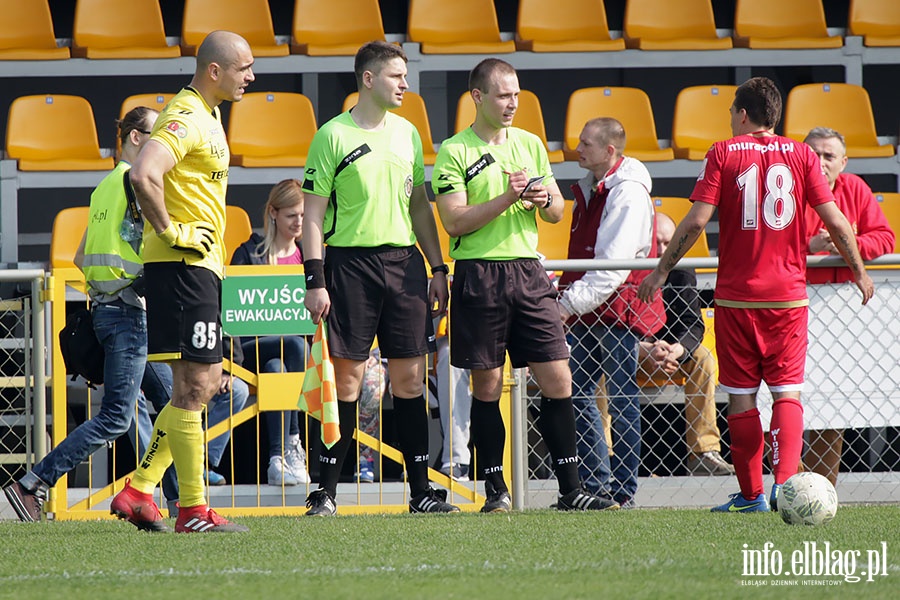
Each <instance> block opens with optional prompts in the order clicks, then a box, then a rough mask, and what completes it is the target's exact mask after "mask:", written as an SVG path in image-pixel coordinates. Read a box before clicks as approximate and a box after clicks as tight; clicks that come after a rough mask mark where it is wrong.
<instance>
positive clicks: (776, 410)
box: [729, 398, 803, 483]
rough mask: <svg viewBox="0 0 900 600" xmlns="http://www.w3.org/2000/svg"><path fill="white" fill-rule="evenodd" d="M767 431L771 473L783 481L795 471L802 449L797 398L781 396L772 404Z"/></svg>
mask: <svg viewBox="0 0 900 600" xmlns="http://www.w3.org/2000/svg"><path fill="white" fill-rule="evenodd" d="M729 422H730V421H729ZM769 433H770V435H771V436H772V474H773V475H774V476H775V483H784V482H785V481H787V480H788V477H790V476H791V475H794V474H795V473H796V472H797V465H799V464H800V454H801V452H802V451H803V405H801V404H800V401H799V400H797V399H795V398H781V399H779V400H776V401H775V402H774V403H773V404H772V422H771V423H770V425H769ZM732 439H733V438H732Z"/></svg>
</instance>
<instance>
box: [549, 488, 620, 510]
mask: <svg viewBox="0 0 900 600" xmlns="http://www.w3.org/2000/svg"><path fill="white" fill-rule="evenodd" d="M556 509H557V510H619V503H618V502H616V501H615V500H610V499H608V498H601V497H600V496H594V495H593V494H588V493H587V492H585V491H584V490H581V489H575V490H572V491H571V492H569V493H568V494H566V495H565V496H560V497H559V498H558V499H557V501H556Z"/></svg>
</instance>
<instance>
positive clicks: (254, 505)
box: [45, 266, 513, 520]
mask: <svg viewBox="0 0 900 600" xmlns="http://www.w3.org/2000/svg"><path fill="white" fill-rule="evenodd" d="M226 272H227V273H229V274H237V273H240V274H241V275H246V274H247V273H248V269H247V267H238V268H232V267H228V268H227V269H226ZM252 272H253V273H254V274H259V275H283V274H296V269H295V268H293V267H278V266H259V267H254V268H253V270H252ZM84 290H85V283H84V277H83V275H82V273H81V271H79V270H78V269H73V268H56V269H53V271H52V275H51V277H48V278H47V293H46V294H45V298H47V299H48V300H50V301H51V302H52V309H51V321H52V327H51V335H50V339H51V340H52V354H51V356H52V379H51V386H52V403H51V414H52V418H53V426H52V433H51V444H52V446H54V447H55V446H57V445H58V444H59V443H60V442H62V440H63V439H65V437H66V435H67V433H68V431H67V427H66V423H67V408H68V393H67V392H68V388H67V376H66V372H65V366H64V364H63V360H62V354H61V353H60V349H59V345H58V343H57V340H58V339H59V332H60V330H61V329H62V327H63V326H64V325H65V317H66V300H67V292H68V293H69V296H70V299H71V296H72V295H74V296H76V297H81V298H83V294H84ZM78 292H80V293H81V294H78ZM223 366H224V368H225V370H226V371H227V372H229V373H231V374H232V375H233V376H235V377H239V378H240V379H242V380H244V381H245V382H246V383H247V384H248V385H249V386H250V387H251V392H252V390H254V389H255V392H256V402H253V403H252V404H249V405H248V406H246V407H245V408H244V410H242V411H240V412H239V413H236V414H233V415H232V416H231V417H230V418H228V419H226V420H224V421H222V422H221V423H218V424H216V425H214V426H213V427H210V428H209V429H208V430H207V431H206V440H207V442H208V440H210V439H213V438H215V437H217V436H218V435H220V434H222V433H225V432H226V431H228V430H233V429H234V428H235V427H237V426H238V425H241V424H243V423H246V422H248V421H251V420H255V422H256V441H257V444H256V447H257V449H256V452H257V461H256V463H257V468H256V471H257V473H256V484H255V485H240V484H238V485H235V484H233V483H231V484H229V485H227V486H217V487H216V488H207V492H208V496H209V502H210V505H211V506H213V507H214V508H215V509H216V510H217V511H218V512H220V513H221V514H223V515H225V516H242V515H243V516H247V515H298V514H303V513H304V512H305V511H306V506H305V498H306V495H307V493H308V491H309V490H311V489H313V487H312V486H313V484H307V485H298V486H295V487H280V486H268V485H266V484H265V481H264V480H263V478H265V477H266V474H265V472H264V471H263V470H261V469H260V468H259V466H258V465H259V462H260V461H259V453H260V441H261V440H260V426H259V420H258V418H257V417H259V416H260V413H262V412H265V411H284V410H296V409H297V400H298V396H299V392H300V389H301V385H302V382H303V373H257V372H253V371H250V370H248V369H245V368H244V367H242V366H240V365H236V364H232V362H231V361H230V360H228V359H227V358H226V360H225V361H224V362H223ZM512 382H513V378H512V377H511V374H510V373H509V372H507V376H506V377H505V379H504V393H503V397H502V398H501V410H502V413H503V415H504V419H505V421H506V425H507V427H506V429H507V441H506V455H505V456H504V463H505V468H504V471H505V472H506V473H507V474H510V473H512V469H511V468H510V465H511V449H510V448H511V439H510V431H511V426H510V425H511V423H510V419H509V415H510V394H509V389H510V386H511V384H512ZM96 393H99V392H98V391H93V390H88V408H87V415H86V416H87V418H91V414H90V410H91V404H92V403H91V400H92V398H91V397H92V395H93V394H96ZM250 402H252V396H251V400H250ZM423 410H425V407H423ZM380 413H381V409H379V420H381V416H382V415H381V414H380ZM382 422H383V421H382ZM305 423H306V427H305V429H306V433H307V434H309V417H308V416H307V419H306V420H305ZM301 427H302V426H301ZM354 437H355V438H356V439H357V441H358V442H359V443H362V444H365V445H366V446H369V447H370V448H372V449H373V450H374V451H375V452H377V453H378V456H379V461H380V462H381V461H384V460H385V459H387V460H391V461H394V462H396V463H398V464H401V465H402V463H403V457H402V455H401V453H400V452H399V451H398V450H397V449H395V448H393V447H392V446H390V445H388V444H386V443H384V442H383V441H382V440H381V439H378V438H375V437H373V436H371V435H369V434H367V433H365V432H362V431H360V430H357V431H356V434H355V436H354ZM306 439H307V440H308V439H309V437H308V435H307V436H306ZM119 443H122V442H119ZM126 443H127V442H126ZM113 450H114V448H113ZM307 450H308V441H307ZM233 451H234V450H233V447H232V452H233ZM358 452H359V450H358V446H357V453H356V457H357V459H358ZM135 453H136V449H135ZM307 454H308V453H307ZM112 456H113V467H112V471H113V473H116V472H117V469H116V465H115V452H114V451H113V452H112ZM352 456H353V454H351V456H350V457H348V458H351V459H352ZM137 458H138V460H139V459H140V457H137ZM92 460H93V458H91V459H89V465H90V461H92ZM311 460H315V458H314V457H313V458H312V459H311ZM473 467H474V465H473ZM89 471H90V474H89V476H88V486H87V488H76V487H71V486H70V485H69V478H68V476H64V477H62V478H61V479H60V480H59V482H58V483H57V485H56V486H55V487H54V488H52V489H51V492H50V498H49V501H48V504H47V507H46V508H47V511H48V512H50V513H53V514H54V515H55V518H56V519H59V520H74V519H97V518H112V516H111V515H110V514H109V512H108V510H109V501H110V500H111V498H112V496H114V495H115V494H116V493H118V492H119V491H121V490H122V488H123V487H124V485H125V480H126V479H127V478H128V477H130V476H131V475H132V474H133V469H132V470H131V471H130V472H129V473H128V474H127V475H125V476H122V477H119V478H117V479H115V480H114V481H111V482H108V481H105V480H104V481H103V482H102V483H98V484H97V485H96V486H95V484H94V481H93V479H94V478H93V474H92V472H93V469H90V470H89ZM379 471H381V469H380V468H379ZM475 472H476V469H474V468H473V469H472V473H475ZM428 474H429V479H430V480H431V481H432V482H434V483H436V484H438V485H440V486H443V487H445V488H447V489H448V490H449V492H450V498H449V499H450V500H451V501H452V502H453V503H455V504H456V505H458V506H459V507H460V509H461V510H463V511H476V510H478V509H479V508H480V507H481V505H482V504H483V502H484V496H483V495H482V494H480V493H479V491H478V490H479V488H480V486H479V485H477V482H475V481H469V482H458V481H455V480H453V479H451V478H449V477H447V476H446V475H444V474H442V473H440V472H439V471H435V470H433V469H429V470H428ZM231 475H232V477H231V478H229V481H231V482H234V472H233V471H232V474H231ZM507 476H509V475H507ZM382 479H383V478H382ZM348 485H351V486H352V485H355V487H356V499H355V504H354V503H353V502H352V501H351V496H350V495H349V494H348V493H347V492H348V490H347V487H348ZM157 491H158V494H157V496H158V500H159V503H160V506H161V508H162V506H163V503H162V495H161V492H160V491H159V488H157ZM407 502H408V491H407V486H406V483H405V481H399V482H384V481H382V482H380V483H374V484H373V483H359V482H358V483H356V484H341V486H340V487H339V490H338V504H339V506H340V513H341V514H362V513H395V512H406V511H407V510H408V505H407Z"/></svg>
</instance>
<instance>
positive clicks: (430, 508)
mask: <svg viewBox="0 0 900 600" xmlns="http://www.w3.org/2000/svg"><path fill="white" fill-rule="evenodd" d="M409 512H411V513H453V512H459V507H458V506H453V505H452V504H450V503H448V502H447V490H436V489H434V488H428V489H427V490H426V491H424V492H422V493H421V494H419V495H418V496H416V497H414V498H412V499H411V500H410V501H409Z"/></svg>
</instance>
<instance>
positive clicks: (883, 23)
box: [847, 0, 900, 47]
mask: <svg viewBox="0 0 900 600" xmlns="http://www.w3.org/2000/svg"><path fill="white" fill-rule="evenodd" d="M847 24H848V25H849V28H850V32H849V33H850V35H861V36H863V44H864V45H866V46H871V47H884V46H900V2H897V0H850V15H849V17H848V19H847Z"/></svg>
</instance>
